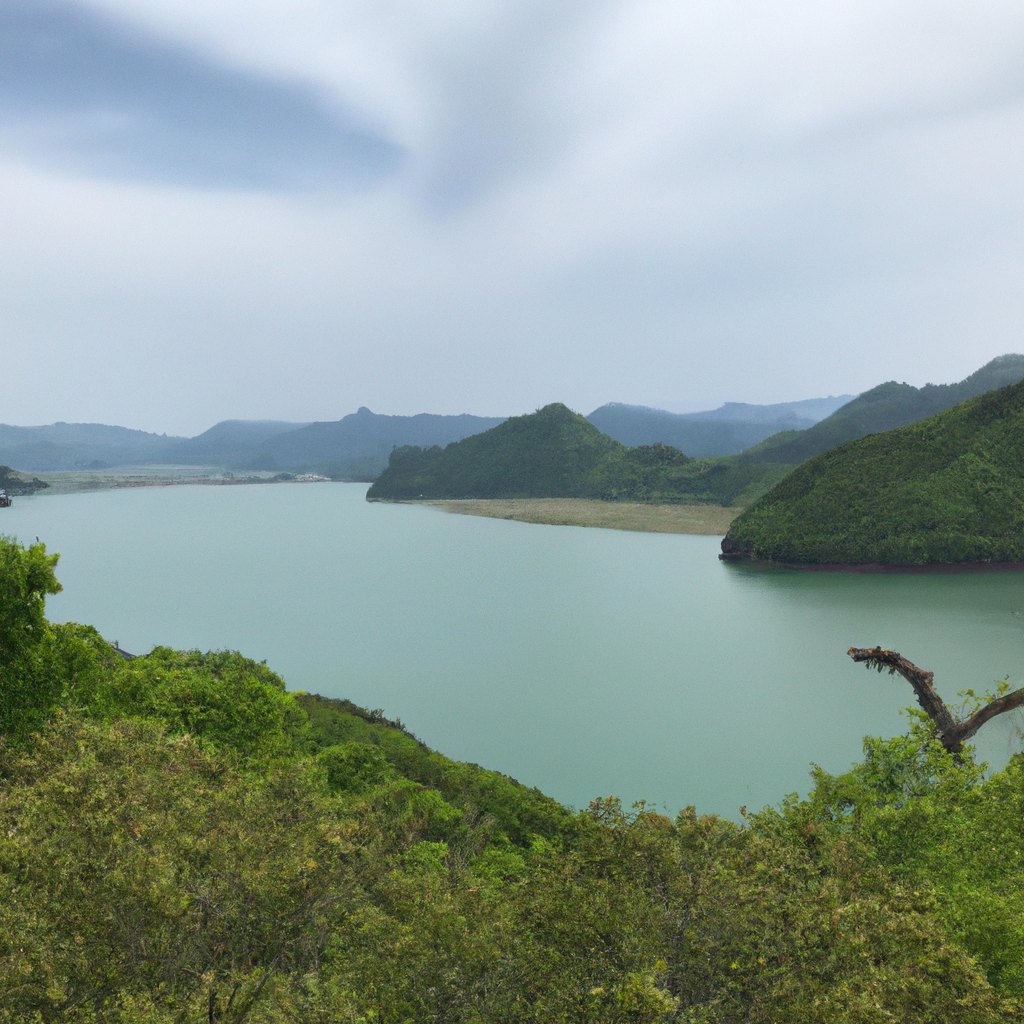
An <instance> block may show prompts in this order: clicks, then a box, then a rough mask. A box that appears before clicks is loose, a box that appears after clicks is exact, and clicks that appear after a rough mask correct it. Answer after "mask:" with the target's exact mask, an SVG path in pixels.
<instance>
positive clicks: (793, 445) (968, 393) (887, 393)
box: [742, 354, 1024, 465]
mask: <svg viewBox="0 0 1024 1024" xmlns="http://www.w3.org/2000/svg"><path fill="white" fill-rule="evenodd" d="M1021 379H1024V356H1022V355H1015V354H1009V355H1004V356H998V357H997V358H995V359H993V360H991V362H988V363H986V364H985V365H984V366H983V367H981V369H980V370H975V371H974V373H972V374H971V375H970V376H969V377H965V378H964V379H963V380H962V381H960V382H959V383H958V384H925V386H924V387H923V388H915V387H913V386H912V385H910V384H897V383H896V381H889V382H888V383H886V384H879V385H878V386H877V387H873V388H872V389H871V390H870V391H865V392H864V393H863V394H862V395H858V396H857V397H856V398H855V399H853V401H852V402H847V404H846V405H844V406H843V407H842V408H840V409H837V410H836V411H835V412H834V413H832V415H831V416H828V417H826V418H825V419H823V420H821V422H820V423H816V424H815V425H814V426H813V427H808V429H806V430H786V431H783V432H782V433H779V434H774V435H773V436H772V437H769V438H767V439H766V440H765V441H762V442H761V443H760V444H758V445H755V446H754V447H753V448H749V449H748V450H747V451H745V452H744V453H743V455H742V458H743V459H744V460H746V461H750V462H774V463H778V462H786V463H790V464H792V465H799V464H800V463H801V462H805V461H806V460H807V459H810V458H812V457H813V456H815V455H820V454H821V453H822V452H824V451H828V449H829V448H834V447H835V446H836V445H837V444H842V443H843V441H852V440H854V439H856V438H858V437H866V436H867V435H868V434H875V433H878V432H879V431H881V430H895V429H896V428H897V427H905V426H907V425H908V424H910V423H916V422H917V421H918V420H922V419H924V418H925V417H927V416H933V415H934V414H935V413H937V412H942V411H943V410H944V409H949V408H951V407H952V406H954V405H957V404H959V403H960V402H966V401H968V400H969V399H971V398H975V397H976V396H977V395H981V394H984V393H985V392H986V391H993V390H995V389H996V388H1002V387H1006V386H1007V385H1008V384H1016V383H1017V381H1019V380H1021Z"/></svg>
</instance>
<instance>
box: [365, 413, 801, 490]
mask: <svg viewBox="0 0 1024 1024" xmlns="http://www.w3.org/2000/svg"><path fill="white" fill-rule="evenodd" d="M784 472H785V467H782V468H777V467H765V466H763V465H753V464H750V465H740V464H739V463H737V462H736V461H735V460H734V459H733V460H728V459H691V458H689V457H688V456H686V455H685V454H684V453H683V452H681V451H679V450H678V449H676V448H672V447H669V446H668V445H662V444H655V445H642V446H639V447H636V448H627V447H626V446H625V445H624V444H621V443H620V442H618V441H616V440H615V439H614V438H611V437H608V435H607V434H602V433H601V431H600V430H598V429H597V427H595V426H594V425H593V424H592V423H589V422H588V421H587V420H586V419H584V418H583V417H582V416H580V415H578V414H577V413H574V412H572V411H571V410H569V409H567V408H566V407H565V406H564V405H562V404H560V403H557V402H556V403H553V404H551V405H547V406H545V407H544V408H543V409H540V410H538V411H537V412H535V413H531V414H529V415H527V416H514V417H512V418H511V419H508V420H506V421H505V422H504V423H502V424H500V425H499V426H497V427H494V428H493V429H492V430H488V431H485V432H484V433H482V434H475V435H473V436H472V437H467V438H465V439H464V440H462V441H459V442H457V443H455V444H450V445H448V446H447V447H446V448H441V447H438V446H435V447H432V448H418V447H413V446H406V447H403V448H397V449H395V451H393V452H392V453H391V459H390V462H389V464H388V468H387V469H386V470H385V471H384V472H383V473H382V474H381V475H380V477H378V479H377V481H376V483H374V485H373V486H372V487H371V488H370V489H369V491H368V492H367V495H366V496H367V498H368V499H369V500H370V501H374V500H380V499H385V500H388V499H390V500H410V499H417V498H428V499H429V498H602V499H605V500H609V501H616V500H620V501H651V502H685V503H713V504H722V505H732V504H734V503H737V502H739V501H742V500H744V499H745V498H746V497H747V496H749V497H750V498H751V499H752V498H753V497H754V496H756V494H759V493H762V492H763V491H764V490H765V489H766V487H767V486H769V485H770V483H774V481H775V480H777V479H779V477H780V476H781V475H782V473H784ZM771 474H774V475H771ZM766 475H767V478H768V483H765V482H764V481H765V480H766ZM752 487H753V488H758V489H757V490H754V491H752V490H751V488H752Z"/></svg>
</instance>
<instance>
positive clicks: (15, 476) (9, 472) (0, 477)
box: [0, 466, 50, 495]
mask: <svg viewBox="0 0 1024 1024" xmlns="http://www.w3.org/2000/svg"><path fill="white" fill-rule="evenodd" d="M49 486H50V485H49V484H48V483H46V482H45V481H43V480H40V479H39V478H38V477H32V478H31V479H28V478H27V477H24V476H22V474H21V473H16V472H15V471H14V470H13V469H11V467H10V466H0V490H3V491H6V492H7V493H8V494H12V495H16V494H35V492H36V491H41V490H43V488H45V487H49Z"/></svg>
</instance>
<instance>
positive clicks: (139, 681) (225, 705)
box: [83, 647, 306, 763]
mask: <svg viewBox="0 0 1024 1024" xmlns="http://www.w3.org/2000/svg"><path fill="white" fill-rule="evenodd" d="M83 696H84V704H85V707H86V709H87V711H88V713H89V714H90V715H91V716H94V717H97V718H100V719H102V720H104V721H114V720H116V719H118V718H124V717H138V718H150V719H155V720H156V721H159V722H162V723H164V724H165V725H166V726H167V727H168V728H169V729H170V730H171V731H172V732H175V733H187V734H189V735H195V736H197V737H199V738H200V741H201V742H202V743H203V744H204V746H206V747H208V748H211V749H218V750H224V751H230V752H231V753H233V754H234V755H235V756H237V757H240V758H241V759H242V760H243V761H245V762H247V763H269V762H270V761H273V760H274V759H275V758H279V757H285V756H291V755H292V754H293V753H294V745H295V741H296V738H297V737H301V735H302V733H303V729H304V726H305V722H306V716H305V713H304V712H303V711H302V709H301V708H300V707H299V705H298V704H297V703H296V701H295V697H294V695H292V694H289V693H286V692H285V688H284V681H283V680H282V679H281V677H280V676H278V675H277V674H276V673H275V672H272V671H271V670H270V669H269V668H267V666H266V665H264V664H260V663H258V662H255V661H252V660H251V659H249V658H244V657H242V655H240V654H238V653H236V652H233V651H212V652H210V653H207V654H202V653H200V652H199V651H185V652H181V651H173V650H171V649H170V648H167V647H157V648H156V649H154V650H153V652H152V653H151V654H149V655H148V656H147V657H144V658H135V659H133V660H132V661H130V662H123V663H122V664H120V665H117V666H115V668H114V670H113V671H111V672H108V673H107V674H105V675H104V676H103V677H102V678H101V679H100V680H99V681H98V682H97V683H96V684H95V685H94V686H93V688H92V689H91V691H90V692H89V693H88V694H86V695H83Z"/></svg>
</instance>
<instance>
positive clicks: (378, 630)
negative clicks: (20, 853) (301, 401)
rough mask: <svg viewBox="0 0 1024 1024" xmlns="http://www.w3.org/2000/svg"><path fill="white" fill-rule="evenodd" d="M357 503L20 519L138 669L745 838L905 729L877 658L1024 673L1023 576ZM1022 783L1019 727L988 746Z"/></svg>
mask: <svg viewBox="0 0 1024 1024" xmlns="http://www.w3.org/2000/svg"><path fill="white" fill-rule="evenodd" d="M365 493H366V485H365V484H276V485H272V486H181V487H168V488H156V487H151V488H139V489H133V490H120V491H102V492H94V493H87V494H72V495H61V496H36V497H32V498H17V499H15V503H14V507H13V508H10V509H5V510H3V511H0V530H2V531H3V532H4V533H7V534H11V535H15V536H17V537H18V539H20V540H21V541H23V542H30V541H32V540H34V539H35V537H37V536H38V537H39V538H40V539H42V540H44V541H45V542H46V544H47V546H48V548H49V549H50V550H51V551H59V552H61V560H60V565H59V567H58V576H59V578H60V580H61V582H62V583H63V585H64V588H65V589H64V592H63V593H62V594H60V595H58V596H56V597H53V598H51V599H50V600H49V601H48V604H47V610H48V615H49V616H50V618H51V619H53V620H55V621H63V620H77V621H81V622H87V623H91V624H93V625H95V626H96V627H97V628H98V629H99V630H100V631H101V632H102V633H103V634H104V636H106V637H107V638H108V639H110V640H117V641H119V642H120V644H121V646H122V647H123V648H125V649H126V650H129V651H132V652H134V653H146V652H147V651H149V650H150V649H151V648H152V647H153V646H154V645H156V644H167V645H170V646H172V647H178V648H201V649H204V650H205V649H212V648H232V649H237V650H240V651H242V652H243V653H244V654H246V655H249V656H250V657H253V658H256V659H259V660H263V659H265V660H266V661H267V663H268V664H269V665H270V666H271V668H273V669H275V670H276V671H277V672H279V673H280V674H281V675H282V676H283V677H284V678H285V680H286V681H287V683H288V686H289V688H290V689H302V690H310V691H314V692H319V693H323V694H326V695H327V696H332V697H348V698H350V699H351V700H354V701H355V702H356V703H358V704H361V705H363V706H365V707H367V708H383V709H384V711H385V712H386V714H387V715H388V716H389V717H393V718H394V717H396V718H400V719H401V720H402V721H403V722H404V723H405V724H406V726H407V727H408V728H410V729H411V730H412V731H413V732H415V733H416V734H417V735H418V736H419V737H420V738H421V739H422V740H423V741H424V742H425V743H427V744H429V745H430V746H432V747H435V748H436V749H438V750H440V751H442V752H443V753H445V754H447V755H448V756H450V757H454V758H457V759H459V760H463V761H473V762H476V763H478V764H481V765H484V766H486V767H488V768H494V769H497V770H499V771H502V772H505V773H506V774H508V775H511V776H513V777H515V778H517V779H519V780H520V781H521V782H523V783H526V784H528V785H531V786H537V787H539V788H540V789H542V790H543V791H544V792H546V793H548V794H550V795H551V796H554V797H556V798H557V799H559V800H561V801H563V802H564V803H567V804H571V805H573V806H576V807H584V806H586V804H587V803H588V802H589V801H590V800H592V799H593V798H595V797H598V796H607V795H609V794H615V795H617V796H620V797H622V798H623V800H625V801H627V802H631V801H633V800H637V799H641V798H643V799H646V800H648V801H650V802H652V803H654V804H656V805H658V806H660V807H664V808H665V809H667V810H668V811H669V812H670V813H674V812H675V811H676V810H677V809H678V808H680V807H683V806H686V805H688V804H695V805H696V806H697V808H698V810H699V811H702V812H719V813H723V814H726V815H728V816H730V817H733V818H735V817H736V816H737V809H738V807H739V806H740V805H741V804H746V805H748V806H749V807H751V808H760V807H761V806H763V805H764V804H768V803H775V802H777V801H778V800H779V799H780V798H781V797H782V796H783V795H784V794H786V793H787V792H792V791H795V790H799V791H800V792H801V793H803V792H806V790H807V788H808V783H809V779H808V765H809V763H810V762H812V761H813V762H816V763H818V764H820V765H821V766H822V767H824V768H826V769H828V770H830V771H841V770H843V769H845V768H846V767H848V766H849V764H850V763H851V762H852V761H853V760H855V759H857V758H858V757H859V755H860V749H861V738H862V737H863V736H864V735H865V734H873V735H886V736H889V735H894V734H896V733H900V732H903V731H905V728H906V722H905V719H903V718H901V716H900V714H899V711H900V708H902V707H905V706H906V705H907V704H910V703H911V702H912V699H913V695H912V692H911V690H910V687H909V685H908V684H907V683H906V682H904V681H903V680H902V679H900V678H898V677H895V678H893V677H889V676H888V675H885V676H879V675H877V674H876V673H874V672H868V671H866V670H865V669H864V668H863V667H862V666H858V665H854V664H853V662H851V661H850V660H849V658H847V657H846V650H847V648H848V647H850V646H851V645H853V646H863V647H868V646H873V645H875V644H882V645H883V646H887V647H892V648H895V649H896V650H898V651H900V652H901V653H903V654H904V655H905V656H906V657H908V658H909V659H910V660H912V661H914V662H916V663H917V664H918V665H921V666H922V667H924V668H928V669H931V670H933V671H934V672H935V674H936V680H935V682H936V686H937V688H938V689H939V691H940V692H941V693H942V694H943V695H944V696H945V697H946V699H947V700H951V699H953V698H955V695H956V691H957V690H958V689H963V688H965V687H968V686H972V687H974V688H975V689H981V690H983V689H985V688H986V687H988V686H991V685H992V684H993V683H994V682H995V681H996V680H998V679H1002V678H1003V677H1004V676H1006V675H1009V676H1010V679H1011V682H1012V683H1013V684H1014V685H1016V686H1019V685H1021V677H1022V674H1024V659H1022V655H1024V617H1022V612H1024V574H1017V573H1001V572H989V573H984V572H982V573H956V574H934V575H933V574H918V575H888V574H885V575H869V574H847V573H844V574H828V573H805V572H798V571H792V570H766V569H754V568H751V567H748V566H736V565H726V564H723V563H721V562H719V561H718V559H717V553H718V544H719V542H718V539H717V538H714V537H691V536H679V535H668V534H642V533H625V532H618V531H612V530H596V529H583V528H578V527H554V526H537V525H531V524H526V523H517V522H506V521H503V520H495V519H485V518H477V517H473V516H459V515H449V514H445V513H442V512H438V511H436V510H434V509H430V508H424V507H420V506H414V505H383V504H368V503H367V502H366V501H365V500H364V495H365ZM980 741H981V742H980V748H981V752H982V754H983V756H985V758H986V759H987V760H989V761H991V762H992V763H993V764H996V765H1000V764H1002V763H1004V762H1005V760H1006V758H1007V756H1008V755H1009V753H1010V752H1011V751H1012V750H1015V749H1017V730H1016V728H1015V724H1014V723H1012V722H1009V721H997V722H995V723H992V724H990V725H988V726H986V727H985V729H984V730H983V731H982V733H981V734H980Z"/></svg>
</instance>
